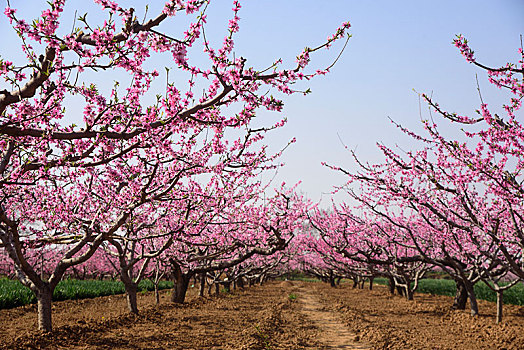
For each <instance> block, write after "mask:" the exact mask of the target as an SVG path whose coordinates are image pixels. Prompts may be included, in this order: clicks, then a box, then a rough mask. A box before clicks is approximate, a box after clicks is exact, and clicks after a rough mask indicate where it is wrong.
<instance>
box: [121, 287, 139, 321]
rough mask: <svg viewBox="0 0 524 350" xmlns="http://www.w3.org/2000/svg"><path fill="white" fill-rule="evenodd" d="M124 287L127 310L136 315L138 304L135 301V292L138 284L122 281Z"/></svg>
mask: <svg viewBox="0 0 524 350" xmlns="http://www.w3.org/2000/svg"><path fill="white" fill-rule="evenodd" d="M124 288H125V290H126V299H127V308H128V310H129V312H131V313H133V314H135V315H137V314H138V306H137V303H136V292H137V290H138V286H137V285H136V283H124Z"/></svg>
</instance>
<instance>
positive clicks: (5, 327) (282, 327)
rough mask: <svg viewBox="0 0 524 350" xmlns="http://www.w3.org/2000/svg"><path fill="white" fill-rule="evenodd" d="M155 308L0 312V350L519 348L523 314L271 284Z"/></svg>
mask: <svg viewBox="0 0 524 350" xmlns="http://www.w3.org/2000/svg"><path fill="white" fill-rule="evenodd" d="M168 293H169V291H165V292H163V293H162V300H161V303H160V305H155V303H154V297H153V295H152V294H151V293H145V294H142V293H140V295H139V308H140V313H139V315H138V316H134V315H130V314H129V313H128V312H127V309H126V301H125V296H123V295H118V296H111V297H101V298H96V299H85V300H77V301H62V302H56V303H54V305H53V320H54V322H55V331H54V332H53V333H49V334H46V333H44V334H40V333H39V332H37V331H35V326H36V305H28V306H24V307H20V308H15V309H9V310H0V325H1V327H0V350H7V349H16V350H18V349H46V350H48V349H49V350H58V349H71V350H80V349H82V350H84V349H112V350H114V349H118V350H124V349H125V350H131V349H148V350H150V349H155V350H161V349H175V350H188V349H193V350H203V349H206V350H268V349H271V350H307V349H315V350H326V349H391V350H411V349H413V350H414V349H417V350H418V349H428V348H431V349H439V350H444V349H446V350H447V349H449V350H454V349H458V348H460V349H479V350H491V349H507V350H522V349H524V322H523V320H524V307H518V306H513V305H504V313H505V316H504V317H505V318H504V322H503V323H501V324H495V320H494V318H495V315H494V311H495V306H494V304H493V303H489V302H485V301H482V300H481V301H479V305H480V307H481V315H480V316H478V317H476V318H471V316H470V315H469V313H468V311H467V310H458V311H457V310H451V309H450V307H449V305H451V303H452V298H450V297H441V296H432V295H425V294H417V295H416V296H415V300H414V301H407V300H406V299H405V298H402V297H399V296H397V295H395V296H391V295H390V294H389V293H388V291H387V289H386V288H384V287H381V286H377V287H376V288H374V290H373V291H369V290H361V289H352V288H351V286H349V285H341V286H339V287H337V288H331V287H330V286H329V285H326V284H323V283H314V282H311V283H308V282H299V281H275V282H271V283H267V284H264V285H263V286H254V287H250V288H246V289H244V290H235V291H232V292H231V293H227V294H226V293H221V295H220V296H218V297H217V296H206V297H205V298H199V297H198V296H197V293H196V290H194V288H193V289H192V290H190V293H189V296H188V300H187V303H185V304H183V305H179V304H173V303H170V302H169V294H168Z"/></svg>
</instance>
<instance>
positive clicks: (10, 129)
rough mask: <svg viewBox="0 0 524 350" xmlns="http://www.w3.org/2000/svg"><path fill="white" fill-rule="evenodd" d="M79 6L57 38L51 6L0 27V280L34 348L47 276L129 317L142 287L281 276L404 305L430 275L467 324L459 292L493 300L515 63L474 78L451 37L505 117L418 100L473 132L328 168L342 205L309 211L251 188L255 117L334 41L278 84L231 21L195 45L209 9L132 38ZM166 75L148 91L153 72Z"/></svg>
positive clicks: (170, 15)
mask: <svg viewBox="0 0 524 350" xmlns="http://www.w3.org/2000/svg"><path fill="white" fill-rule="evenodd" d="M94 2H95V3H96V4H97V5H98V6H99V13H98V15H99V16H100V18H101V17H102V16H105V17H104V18H105V20H104V21H102V23H101V24H100V25H98V26H95V25H94V24H89V23H88V20H87V17H86V16H85V15H84V16H79V17H78V18H75V21H74V22H73V24H74V27H73V30H71V25H70V24H69V23H66V20H67V18H63V16H62V12H63V9H64V6H65V1H64V0H54V1H51V2H50V3H49V8H48V9H45V10H44V11H43V12H42V13H41V16H40V17H39V18H38V19H37V20H35V21H33V22H31V23H29V22H28V21H27V20H25V19H23V18H20V17H19V16H18V14H17V11H16V9H13V8H10V7H8V8H6V10H5V12H4V13H5V15H6V16H7V18H8V19H9V21H10V22H11V24H12V26H13V29H14V31H15V32H16V33H17V34H18V36H19V37H20V39H21V43H22V46H21V52H22V53H23V54H24V55H25V58H24V59H20V60H21V61H24V60H25V62H20V63H16V64H15V63H13V62H10V61H7V60H4V59H2V60H0V77H1V78H2V80H3V81H2V84H4V85H5V86H6V87H7V88H6V89H3V90H2V91H0V151H1V159H0V187H1V189H2V191H1V194H0V244H1V248H0V249H1V251H0V269H1V271H0V273H2V274H5V275H8V276H12V277H15V276H16V278H18V279H19V280H20V281H21V282H22V283H23V284H24V285H25V286H27V287H29V288H30V289H31V290H32V291H33V292H34V293H35V295H36V298H37V301H38V325H39V328H40V329H42V330H45V331H50V330H52V321H51V303H52V294H53V290H54V289H55V288H56V286H57V284H58V282H59V281H61V280H62V279H63V278H64V277H66V276H73V277H77V278H99V277H101V276H104V275H111V276H118V277H119V278H120V279H121V281H122V282H123V284H124V286H125V291H126V295H127V300H128V307H129V311H130V312H133V313H137V312H138V308H137V302H136V295H137V290H138V284H139V283H140V281H141V280H143V279H144V278H149V279H153V280H154V281H155V283H158V282H159V281H160V280H161V279H163V278H170V279H172V280H173V281H174V284H175V287H174V291H173V297H172V300H173V301H175V302H184V299H185V294H186V291H187V289H188V285H189V281H190V280H191V279H192V278H194V277H198V280H199V281H201V283H205V281H206V280H207V281H208V282H210V283H211V285H213V284H214V285H217V286H218V285H223V286H225V287H226V288H229V284H230V283H240V284H242V283H244V282H245V281H251V283H253V281H255V280H259V281H260V280H264V279H265V278H268V277H272V276H277V275H280V274H283V273H286V272H288V271H295V270H303V271H306V272H308V273H311V274H315V275H318V276H322V277H323V278H327V279H331V281H333V280H334V279H335V278H337V277H350V278H354V279H355V280H359V279H362V278H374V277H375V276H385V277H388V278H390V280H391V286H392V288H393V287H394V286H396V287H399V288H400V289H402V288H403V290H404V291H405V294H406V295H407V296H408V297H409V298H412V296H413V291H414V289H416V286H417V283H416V282H417V281H418V279H419V278H420V277H422V276H423V275H424V273H425V272H426V271H428V270H431V269H441V270H444V271H446V272H448V273H449V274H450V275H451V276H452V277H453V278H454V279H455V280H456V281H457V284H458V286H459V288H458V291H459V292H458V295H457V307H464V306H465V301H466V299H467V298H469V300H470V305H471V309H472V313H473V314H477V313H478V308H477V306H476V298H475V295H474V291H473V285H474V284H475V283H476V282H478V281H479V280H484V281H486V282H488V283H490V285H491V286H493V288H494V289H495V290H496V292H497V293H498V294H499V295H500V296H502V293H503V291H504V289H505V288H508V286H511V285H512V284H514V283H517V282H518V281H519V280H521V279H524V260H523V257H522V254H523V249H524V233H523V219H524V212H523V198H522V196H523V193H524V187H523V186H522V175H521V171H522V167H523V166H524V157H523V155H524V149H523V148H524V142H523V141H524V140H523V137H524V129H523V128H522V126H521V124H520V123H519V122H518V120H517V117H516V115H515V112H516V111H517V110H518V109H519V108H520V103H521V99H522V96H523V93H524V88H523V83H522V78H521V77H520V76H522V74H523V62H522V60H521V61H520V62H519V63H518V65H511V64H508V65H506V66H504V67H502V68H497V69H493V68H489V67H485V66H483V65H481V64H479V63H477V62H476V61H475V58H474V56H473V52H472V51H471V50H470V49H469V47H468V46H467V42H466V41H465V39H464V38H462V37H460V36H459V37H457V39H456V41H455V44H456V46H457V47H459V49H460V50H461V52H462V53H463V54H464V56H465V57H466V58H467V60H468V61H469V62H471V63H473V64H476V65H478V66H479V67H480V68H482V69H484V70H486V71H487V73H488V75H489V79H490V81H491V82H492V83H493V84H495V85H497V86H499V87H500V88H503V89H507V91H509V92H510V94H511V99H510V101H509V102H508V105H506V106H504V113H505V114H506V116H504V117H500V116H498V115H496V114H492V113H491V112H490V111H489V109H488V107H487V105H486V104H482V106H481V108H480V110H479V116H478V117H477V118H470V117H465V116H458V115H456V114H452V113H448V112H446V111H445V110H444V109H442V108H441V107H440V106H439V105H438V104H437V103H436V102H435V101H433V100H432V99H431V98H429V97H427V96H425V95H423V98H425V99H426V101H427V103H428V104H429V105H430V107H431V108H432V110H434V111H436V113H437V114H438V115H439V116H441V117H443V118H444V119H448V120H451V121H452V122H455V123H460V125H462V124H475V125H476V126H477V127H476V129H472V131H464V136H465V138H466V140H467V141H465V142H461V143H460V142H458V141H454V140H451V139H448V138H446V137H444V136H443V135H442V134H441V133H440V132H439V129H438V128H437V125H436V124H435V123H434V122H433V121H431V122H430V121H426V122H425V123H424V126H425V129H426V131H427V134H426V135H423V136H421V135H417V134H415V133H413V132H411V131H409V130H407V129H405V128H403V127H402V126H399V127H400V128H401V130H402V131H404V132H405V133H406V134H408V135H410V136H411V137H413V138H414V139H415V140H417V141H418V142H419V143H420V144H421V147H420V149H418V150H417V151H413V152H407V153H403V154H401V153H400V152H397V151H395V150H393V149H390V148H388V147H386V146H383V145H381V146H379V147H380V148H381V150H382V151H383V152H384V155H385V159H386V160H385V162H384V163H383V164H376V165H369V164H367V163H365V162H363V161H361V160H360V159H358V158H356V157H355V159H356V161H357V164H358V165H359V166H360V170H359V171H356V172H353V171H346V170H344V169H341V168H338V167H333V168H335V169H337V170H340V171H342V172H344V173H345V174H346V175H347V177H348V183H347V186H345V187H344V189H341V190H346V191H347V192H348V193H349V195H350V197H351V200H352V202H353V204H351V205H350V204H340V205H338V204H337V205H334V206H333V208H332V209H330V210H322V209H319V208H318V206H316V205H314V204H313V203H311V202H310V201H309V200H307V199H306V198H303V197H302V196H300V195H299V194H298V193H297V191H296V188H295V187H294V186H292V187H287V186H285V184H282V185H281V186H277V188H275V189H272V187H273V184H271V183H265V182H262V181H261V180H260V179H261V178H262V177H261V176H260V175H261V174H263V173H264V172H267V171H271V170H272V169H276V168H278V167H279V164H278V156H279V155H280V154H281V151H270V149H269V148H268V146H267V145H266V144H265V143H264V138H265V135H266V134H267V133H268V132H270V131H271V130H274V129H277V128H280V127H282V126H284V124H285V119H282V120H281V121H279V122H276V123H274V124H270V125H262V126H261V125H260V123H259V122H258V121H257V122H256V123H255V117H256V116H257V112H259V111H261V110H268V111H276V112H280V111H281V110H282V107H283V102H282V100H281V98H279V97H275V96H279V95H280V96H285V95H290V94H307V93H308V92H309V90H304V91H302V90H300V89H299V88H295V87H296V86H297V85H300V82H301V81H308V80H310V79H312V78H315V77H316V76H319V75H324V74H326V73H327V72H329V69H330V68H331V66H332V65H330V66H329V67H326V68H324V69H319V70H311V69H310V68H309V65H310V55H311V54H313V53H315V52H319V51H322V50H325V49H328V48H329V47H331V46H332V45H333V44H335V42H337V41H339V40H341V39H343V38H346V37H347V39H349V35H347V33H346V31H347V30H348V29H349V27H350V25H349V23H344V24H342V26H341V27H340V28H338V29H337V30H336V32H335V33H334V34H333V35H331V36H330V37H328V38H327V40H326V41H325V42H324V43H322V44H320V45H318V46H316V47H313V48H310V47H306V48H305V49H304V50H303V51H302V52H301V53H299V55H298V56H297V60H296V65H295V66H294V67H292V68H288V69H286V68H282V66H283V63H282V62H281V60H275V62H274V63H273V64H272V65H270V66H269V67H262V68H254V67H249V66H247V60H246V59H245V58H243V57H236V56H235V54H234V51H233V48H234V36H235V33H236V32H237V31H238V30H239V23H238V22H239V17H238V12H239V11H240V4H239V3H238V2H237V1H235V2H234V7H233V9H232V18H231V20H230V21H229V25H228V28H227V30H226V36H225V38H224V40H223V42H222V43H221V45H219V47H213V45H212V44H211V42H210V41H208V40H207V39H206V36H205V25H206V21H207V17H206V9H207V6H208V5H209V1H200V0H186V1H178V0H177V1H169V2H167V3H166V4H165V6H163V8H161V9H159V10H158V11H159V13H158V14H156V17H155V16H151V15H150V14H149V13H148V14H147V15H145V16H144V19H141V18H142V16H139V15H138V14H137V13H135V10H134V9H132V8H130V9H126V8H122V7H120V6H119V5H118V4H117V3H115V2H112V1H108V0H95V1H94ZM175 16H177V17H176V18H177V20H178V18H179V17H180V16H186V17H187V19H188V22H189V24H187V27H186V28H185V30H182V31H180V30H179V31H176V32H174V31H173V30H169V29H166V28H169V27H166V24H168V23H171V22H174V21H175V19H174V18H175ZM162 24H164V25H163V26H162V28H163V29H160V27H161V25H162ZM342 50H343V48H342ZM195 52H199V53H200V54H201V55H202V52H203V54H204V55H205V58H206V60H207V64H202V63H201V62H200V60H196V61H198V62H199V64H195V63H194V62H193V57H195V55H197V54H196V53H195ZM520 54H521V55H522V50H520ZM166 58H167V59H168V61H169V63H168V64H166V65H168V67H167V68H166V71H165V75H164V73H163V72H162V74H161V73H159V72H158V71H157V70H156V69H154V68H152V67H155V66H158V62H161V61H158V60H162V59H164V60H165V59H166ZM334 62H336V58H335V59H334ZM333 64H334V63H333ZM170 71H175V77H176V80H175V79H174V78H173V77H172V76H170V75H169V72H170ZM113 74H114V75H113ZM160 75H162V76H163V77H165V80H166V82H165V84H164V83H161V82H160V80H161V79H164V78H160ZM181 77H185V78H187V79H186V84H181V82H182V81H184V80H183V79H182V78H181ZM113 78H114V79H115V81H116V82H115V83H114V84H113V85H111V84H108V81H111V79H113ZM162 81H163V80H162ZM161 86H163V87H161ZM200 91H201V92H200ZM156 93H159V94H156ZM273 94H274V95H273ZM232 111H233V112H232ZM291 142H293V140H291V141H290V143H291ZM348 203H349V202H348ZM500 281H505V282H507V283H502V284H501V283H499V282H500ZM412 282H415V283H414V284H413V283H412ZM501 310H502V309H501ZM500 317H501V315H500Z"/></svg>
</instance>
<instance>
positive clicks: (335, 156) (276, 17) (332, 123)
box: [0, 0, 524, 205]
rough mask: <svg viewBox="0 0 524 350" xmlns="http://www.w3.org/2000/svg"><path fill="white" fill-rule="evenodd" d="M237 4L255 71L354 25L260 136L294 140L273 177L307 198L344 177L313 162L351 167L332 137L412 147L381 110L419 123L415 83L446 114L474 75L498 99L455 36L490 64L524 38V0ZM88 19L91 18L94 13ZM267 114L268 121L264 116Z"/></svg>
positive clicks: (213, 22)
mask: <svg viewBox="0 0 524 350" xmlns="http://www.w3.org/2000/svg"><path fill="white" fill-rule="evenodd" d="M2 2H3V3H4V4H5V0H2ZM40 3H41V4H45V1H39V0H38V1H37V0H31V1H17V0H12V1H11V4H12V6H13V7H19V8H20V13H27V14H30V15H36V14H37V12H35V9H37V8H38V6H37V5H36V4H40ZM146 3H153V1H138V0H137V1H121V5H123V6H127V4H129V5H130V6H133V7H135V8H136V9H137V11H138V12H139V13H141V10H143V8H144V7H145V4H146ZM161 3H162V1H158V0H156V1H154V3H153V4H152V5H151V6H150V13H156V12H157V11H155V9H158V6H159V5H160V4H161ZM231 3H232V1H229V0H228V1H226V0H218V1H216V2H214V3H213V4H212V5H211V7H210V9H209V12H208V18H209V24H208V26H207V27H206V28H207V29H206V33H207V34H208V35H209V36H210V37H211V38H212V39H214V40H220V39H221V38H222V36H223V34H224V33H225V26H226V25H227V21H228V20H229V17H230V15H231V11H230V8H231ZM86 4H87V2H81V1H78V0H75V1H69V2H68V8H67V11H66V13H65V15H70V16H71V14H72V13H73V11H74V6H82V7H83V8H82V9H80V11H79V13H83V12H85V11H83V10H85V9H87V10H89V9H90V8H89V7H85V6H87V5H86ZM242 5H243V8H242V10H241V12H240V17H241V22H240V33H239V34H238V36H237V42H236V48H235V53H236V54H237V56H244V57H247V58H248V63H250V64H252V65H254V66H255V67H261V66H267V65H268V64H270V63H271V62H272V61H273V60H274V59H275V58H278V57H281V58H282V59H284V62H287V63H288V67H292V66H294V60H295V56H296V54H297V53H299V52H300V51H301V50H302V49H303V48H304V47H305V46H314V45H316V44H319V43H321V42H322V41H323V40H325V38H326V37H327V36H328V35H330V34H331V33H332V32H333V31H334V30H335V29H336V28H337V27H338V26H339V25H340V24H341V23H342V22H344V21H348V20H349V21H350V22H351V24H352V28H351V30H350V32H351V34H352V35H353V38H352V39H351V40H350V42H349V44H348V47H347V49H346V51H345V53H344V55H343V56H342V58H341V59H340V60H339V62H338V63H337V65H336V66H335V67H334V68H333V69H332V71H331V73H330V74H329V75H327V76H325V77H321V78H319V79H316V80H315V81H311V82H309V83H308V85H307V87H310V88H311V90H312V91H313V93H312V94H310V95H308V96H306V97H303V96H293V97H291V98H287V99H286V100H285V109H284V114H285V115H286V116H287V117H288V120H289V122H288V125H287V126H286V127H285V128H284V129H282V130H279V131H277V132H275V133H273V134H272V135H271V136H270V137H269V138H268V141H269V142H270V144H271V146H272V147H274V149H277V148H279V147H281V146H283V145H284V144H285V143H286V142H287V140H289V139H291V138H292V137H296V138H297V143H295V144H294V145H293V146H292V147H291V148H289V149H288V150H287V151H286V152H285V154H284V156H283V158H282V160H283V161H285V162H286V164H287V166H286V167H285V168H283V169H281V170H280V171H279V174H278V175H277V179H278V180H279V181H283V180H285V181H286V182H288V183H290V184H291V183H294V182H297V181H299V180H302V181H303V182H302V185H301V187H300V188H301V190H302V191H304V192H306V193H307V194H308V196H309V197H310V198H312V199H313V200H318V199H320V198H321V196H322V193H327V192H330V191H331V190H332V188H333V186H334V185H340V184H342V183H343V182H344V178H343V177H342V176H340V175H339V174H336V173H335V172H333V171H331V170H329V169H326V168H325V167H323V166H321V164H320V163H321V162H322V161H327V162H329V163H332V164H337V165H341V166H344V167H346V168H348V169H354V168H355V165H354V164H353V162H352V161H351V159H350V156H349V154H348V153H347V151H345V150H344V148H343V146H342V144H341V142H340V140H339V136H340V139H342V140H343V142H344V143H345V144H346V145H347V146H348V147H350V148H351V149H356V151H357V153H358V154H359V156H360V157H361V158H362V159H368V160H370V161H372V162H373V161H378V160H380V155H379V154H378V152H377V150H376V147H375V143H376V142H383V143H385V144H388V145H395V144H396V143H399V144H401V145H402V147H403V148H408V149H409V148H410V147H415V146H414V145H412V144H410V141H409V140H408V139H406V138H405V137H403V136H402V135H401V134H400V133H399V132H398V131H397V130H396V129H395V128H394V127H393V126H392V125H391V124H390V123H389V121H388V116H389V117H391V118H393V119H394V120H396V121H398V122H401V123H402V124H404V125H405V126H408V127H410V128H414V129H418V130H419V129H420V116H419V105H418V96H417V95H416V93H415V92H413V89H415V90H416V91H418V92H426V93H431V92H433V96H434V97H435V98H436V99H437V100H438V101H439V103H440V104H441V106H443V107H445V108H447V109H449V110H453V111H456V112H458V113H463V114H473V113H474V111H475V109H477V108H478V106H479V97H478V93H477V91H476V82H475V73H479V81H480V86H481V89H482V93H483V97H484V99H485V101H487V102H488V104H489V105H490V106H494V107H495V106H500V105H501V104H502V103H503V102H505V99H504V98H503V97H504V94H501V93H500V92H499V91H497V90H495V89H493V88H491V87H490V86H489V83H488V82H487V80H486V78H485V75H484V74H483V73H482V72H481V71H480V70H478V69H475V68H474V67H473V66H472V65H470V64H468V63H467V62H466V61H465V60H464V59H463V58H462V56H461V55H460V53H459V52H458V50H457V49H456V48H455V47H454V46H453V45H452V44H451V42H452V40H453V38H454V37H455V34H458V33H462V34H463V35H464V36H466V38H468V40H469V41H470V44H471V46H472V48H473V49H474V50H475V52H476V56H477V58H478V60H479V61H480V62H483V63H485V64H487V65H493V66H496V65H502V64H504V63H505V62H507V61H508V60H511V61H513V62H516V61H517V59H518V56H517V48H518V47H519V46H520V37H519V36H520V34H524V0H497V1H486V0H467V1H451V0H440V1H421V0H413V1H386V0H381V1H362V0H329V1H327V0H326V1H311V0H257V1H255V0H249V1H243V2H242ZM88 18H89V16H88ZM91 18H92V19H94V20H96V19H97V17H96V15H93V16H92V17H91ZM178 18H179V17H178V16H177V21H178V20H180V21H182V18H181V17H180V19H178ZM68 23H70V22H68ZM174 25H175V26H176V25H177V24H176V23H175V24H174ZM7 28H8V25H7V23H6V20H5V17H3V16H2V18H1V19H0V30H1V31H2V33H6V32H7V30H8V29H7ZM67 29H70V25H69V24H68V25H67ZM15 42H16V41H15V40H14V38H13V37H9V36H4V40H3V43H2V44H1V45H2V49H1V52H0V54H1V55H2V57H4V58H14V57H13V55H15V51H13V50H7V49H8V48H9V47H11V45H12V44H13V43H15ZM337 48H338V47H335V48H334V49H333V50H331V51H330V52H328V53H327V55H324V54H323V53H321V54H320V55H315V56H314V57H313V63H312V65H313V66H315V67H319V68H321V67H324V66H326V65H327V64H329V62H330V60H331V59H332V58H333V57H334V56H335V55H336V53H337V51H336V49H337ZM426 116H427V115H426ZM267 118H269V119H271V121H272V120H275V118H274V116H271V115H267ZM327 197H328V196H326V195H324V201H325V200H326V199H327ZM327 204H329V203H325V205H327Z"/></svg>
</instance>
